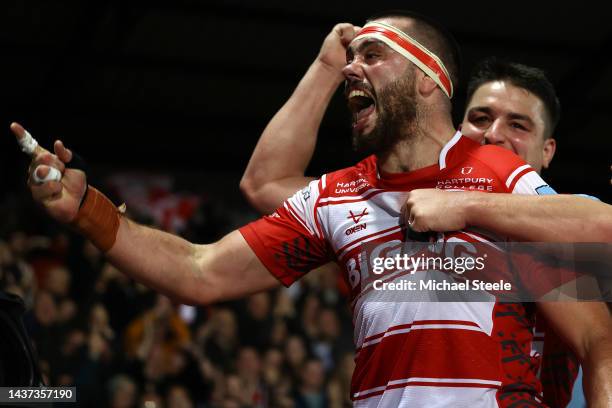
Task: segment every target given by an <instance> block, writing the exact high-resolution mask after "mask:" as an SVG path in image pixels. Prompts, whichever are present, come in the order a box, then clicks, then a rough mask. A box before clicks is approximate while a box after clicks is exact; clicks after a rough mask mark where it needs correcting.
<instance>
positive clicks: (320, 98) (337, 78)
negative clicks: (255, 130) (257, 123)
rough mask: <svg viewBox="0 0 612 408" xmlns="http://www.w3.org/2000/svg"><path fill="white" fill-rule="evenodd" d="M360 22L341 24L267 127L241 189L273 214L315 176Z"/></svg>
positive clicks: (242, 181)
mask: <svg viewBox="0 0 612 408" xmlns="http://www.w3.org/2000/svg"><path fill="white" fill-rule="evenodd" d="M355 30H356V27H354V26H353V25H352V24H348V23H343V24H338V25H336V26H335V27H334V28H333V30H332V31H331V32H330V33H329V35H328V36H327V37H326V38H325V41H324V42H323V45H322V46H321V50H320V52H319V54H318V55H317V58H316V59H315V61H314V62H313V63H312V65H311V66H310V68H309V69H308V71H307V72H306V74H305V75H304V77H303V78H302V80H301V81H300V83H299V84H298V86H297V88H296V89H295V91H294V92H293V94H292V95H291V97H290V98H289V100H287V102H286V103H285V104H284V105H283V107H282V108H281V109H280V110H279V111H278V112H277V113H276V115H274V117H273V118H272V120H271V121H270V123H268V126H266V128H265V130H264V131H263V133H262V135H261V137H260V138H259V141H258V142H257V146H256V147H255V150H254V151H253V154H252V155H251V159H250V161H249V164H248V166H247V168H246V170H245V172H244V175H243V176H242V180H241V181H240V189H241V190H242V192H243V193H244V195H245V196H246V198H247V199H248V200H249V202H250V203H251V204H252V205H253V206H254V207H255V208H257V210H258V211H260V212H262V213H265V214H269V213H271V212H272V211H274V210H275V209H276V208H277V207H278V206H279V205H281V203H282V202H283V201H284V200H286V199H287V198H288V197H290V196H291V195H292V194H293V193H295V192H296V191H297V190H299V189H301V188H302V187H304V186H305V185H306V184H308V182H309V181H310V180H312V178H309V177H305V176H304V172H305V170H306V167H307V166H308V163H309V162H310V159H311V158H312V155H313V153H314V149H315V145H316V141H317V134H318V132H319V126H320V124H321V121H322V120H323V115H324V114H325V110H326V109H327V106H328V104H329V101H330V100H331V98H332V96H333V94H334V92H335V91H336V89H337V88H338V85H340V84H341V83H342V80H343V76H342V68H343V67H344V65H345V63H346V46H347V45H348V43H349V42H350V41H351V40H352V39H353V37H354V35H355Z"/></svg>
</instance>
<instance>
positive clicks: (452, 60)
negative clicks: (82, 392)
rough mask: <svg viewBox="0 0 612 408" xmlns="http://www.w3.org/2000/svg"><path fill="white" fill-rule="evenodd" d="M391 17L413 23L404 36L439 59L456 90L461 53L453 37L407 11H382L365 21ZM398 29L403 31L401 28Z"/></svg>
mask: <svg viewBox="0 0 612 408" xmlns="http://www.w3.org/2000/svg"><path fill="white" fill-rule="evenodd" d="M392 17H404V18H406V19H409V20H411V21H412V22H413V23H414V26H413V28H412V29H411V30H410V32H406V34H408V35H410V36H411V37H413V38H414V39H415V40H417V41H418V42H420V43H421V44H422V45H424V46H425V47H426V48H427V49H429V51H431V52H433V53H434V54H436V56H437V57H438V58H440V60H441V61H442V63H443V64H444V66H445V67H446V70H447V71H448V75H449V76H450V79H451V81H452V82H453V87H454V89H457V87H458V84H459V78H460V76H459V74H460V70H461V51H460V49H459V44H458V43H457V41H456V40H455V38H454V37H453V35H452V34H451V33H450V32H449V31H448V30H447V29H446V28H444V26H442V25H441V24H440V23H438V22H437V21H435V20H433V19H432V18H430V17H427V16H424V15H422V14H419V13H416V12H414V11H409V10H390V11H384V12H381V13H377V14H375V15H373V16H371V17H369V18H368V19H367V21H372V20H380V19H382V18H392ZM398 28H399V29H401V30H402V31H404V29H403V28H401V27H398Z"/></svg>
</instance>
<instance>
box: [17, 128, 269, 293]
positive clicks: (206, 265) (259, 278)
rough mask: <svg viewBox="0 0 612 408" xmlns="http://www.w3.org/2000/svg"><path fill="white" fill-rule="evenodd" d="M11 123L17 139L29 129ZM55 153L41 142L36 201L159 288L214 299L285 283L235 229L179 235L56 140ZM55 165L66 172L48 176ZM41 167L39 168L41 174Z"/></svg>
mask: <svg viewBox="0 0 612 408" xmlns="http://www.w3.org/2000/svg"><path fill="white" fill-rule="evenodd" d="M11 129H12V130H13V132H14V133H15V134H16V136H17V139H18V140H21V139H22V138H23V137H24V134H25V131H24V130H23V128H22V127H21V126H19V125H17V124H13V125H12V126H11ZM54 151H55V154H52V153H50V152H48V151H47V150H45V149H42V148H41V147H36V149H35V151H33V152H32V153H31V154H32V156H33V157H32V164H31V165H30V172H29V174H30V178H29V180H28V184H29V185H30V189H31V192H32V196H33V197H34V199H35V201H37V202H38V203H40V204H41V205H42V206H43V207H44V208H45V210H46V211H47V212H48V213H49V215H51V216H52V217H53V218H54V219H56V220H57V221H59V222H62V223H65V224H70V225H72V227H73V228H76V229H77V230H78V231H80V232H81V233H82V234H83V235H85V236H86V237H87V238H89V239H91V240H92V241H93V242H94V244H96V246H98V248H100V249H101V250H102V251H104V252H105V253H106V256H107V258H108V259H109V260H110V261H111V263H112V264H113V265H115V266H116V267H117V268H118V269H120V270H121V271H122V272H124V273H126V274H128V275H129V276H131V277H132V278H134V279H136V280H138V281H139V282H142V283H144V284H146V285H148V286H150V287H152V288H154V289H155V290H158V291H159V292H161V293H163V294H166V295H168V296H170V297H172V298H174V299H178V300H180V301H182V302H185V303H192V304H196V303H210V302H214V301H218V300H224V299H230V298H236V297H240V296H244V295H247V294H250V293H254V292H258V291H260V290H264V289H269V288H272V287H275V286H278V285H279V282H278V281H277V280H276V279H275V278H274V277H273V276H272V275H271V274H270V273H269V272H268V270H267V269H266V268H265V267H264V265H263V264H262V263H261V262H260V261H259V259H258V258H257V256H256V255H255V254H254V252H253V251H252V250H251V248H250V247H249V245H248V244H247V243H246V241H245V239H244V238H243V236H242V235H241V234H240V232H238V231H234V232H232V233H230V234H229V235H227V236H226V237H224V238H223V239H221V240H220V241H218V242H216V243H214V244H210V245H196V244H193V243H190V242H188V241H186V240H184V239H182V238H180V237H177V236H174V235H171V234H168V233H165V232H163V231H159V230H156V229H153V228H148V227H145V226H142V225H139V224H136V223H134V222H132V221H130V220H128V219H127V218H126V217H124V216H123V215H121V213H120V210H119V209H117V208H116V207H115V206H114V205H113V204H112V203H110V201H109V200H108V199H107V198H106V197H104V196H103V195H102V194H101V193H100V192H98V191H97V190H96V189H94V188H93V187H91V186H89V187H88V186H87V183H86V176H85V173H83V172H82V171H80V170H76V169H71V168H67V167H66V164H67V163H69V162H70V161H71V158H72V153H71V152H70V150H68V149H66V148H65V147H64V145H63V144H62V143H61V142H59V141H57V142H55V145H54ZM51 168H54V169H57V170H58V171H59V173H60V174H61V179H60V180H47V181H44V182H41V181H40V179H44V178H45V177H47V176H48V174H49V173H50V171H51ZM35 173H36V175H35Z"/></svg>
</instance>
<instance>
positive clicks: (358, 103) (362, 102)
mask: <svg viewBox="0 0 612 408" xmlns="http://www.w3.org/2000/svg"><path fill="white" fill-rule="evenodd" d="M347 100H348V107H349V110H350V111H351V113H352V114H353V128H357V127H363V126H364V125H365V122H366V120H367V118H368V117H369V116H370V114H372V112H374V110H375V109H376V102H375V101H374V98H372V96H370V95H369V94H368V93H367V92H365V91H362V90H360V89H353V90H352V91H350V92H349V94H348V97H347Z"/></svg>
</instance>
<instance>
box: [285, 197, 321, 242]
mask: <svg viewBox="0 0 612 408" xmlns="http://www.w3.org/2000/svg"><path fill="white" fill-rule="evenodd" d="M285 208H286V209H287V211H289V212H290V213H291V215H293V217H294V218H295V219H296V220H297V221H298V222H299V223H300V224H301V225H302V227H304V228H305V229H306V231H308V232H309V233H310V235H315V233H314V232H313V231H312V230H311V229H310V228H308V226H307V225H306V223H305V222H304V221H303V220H302V218H300V216H299V215H298V214H297V212H296V211H295V210H294V209H293V207H291V204H289V202H285Z"/></svg>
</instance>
